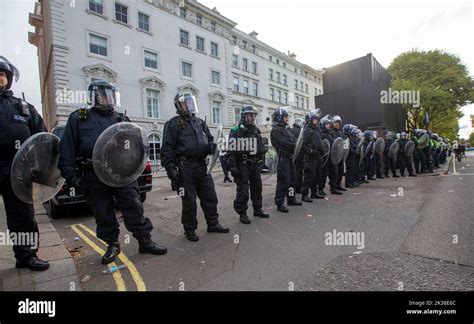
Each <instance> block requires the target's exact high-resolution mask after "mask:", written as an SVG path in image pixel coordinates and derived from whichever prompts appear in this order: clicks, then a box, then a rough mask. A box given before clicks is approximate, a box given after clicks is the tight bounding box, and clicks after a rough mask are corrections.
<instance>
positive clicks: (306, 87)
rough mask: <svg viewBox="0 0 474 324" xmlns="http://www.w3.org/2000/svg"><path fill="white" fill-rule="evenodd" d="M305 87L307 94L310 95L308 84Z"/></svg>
mask: <svg viewBox="0 0 474 324" xmlns="http://www.w3.org/2000/svg"><path fill="white" fill-rule="evenodd" d="M304 86H305V90H306V93H309V90H308V84H307V83H306V84H305V85H304Z"/></svg>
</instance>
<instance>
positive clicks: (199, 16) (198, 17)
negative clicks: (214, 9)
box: [196, 15, 202, 26]
mask: <svg viewBox="0 0 474 324" xmlns="http://www.w3.org/2000/svg"><path fill="white" fill-rule="evenodd" d="M196 24H198V25H199V26H201V25H202V16H201V15H196Z"/></svg>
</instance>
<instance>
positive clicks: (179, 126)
mask: <svg viewBox="0 0 474 324" xmlns="http://www.w3.org/2000/svg"><path fill="white" fill-rule="evenodd" d="M211 143H214V137H213V136H212V134H211V132H210V131H209V128H208V127H207V125H206V123H205V122H204V121H203V120H202V119H200V118H198V117H195V116H193V115H187V116H175V117H173V118H171V119H170V120H169V121H168V122H166V124H165V126H164V131H163V145H162V147H161V164H162V165H163V166H164V167H165V168H166V170H167V172H168V173H170V172H172V171H171V170H172V169H175V168H178V169H179V183H177V184H176V185H177V188H178V194H180V193H182V194H180V196H181V201H182V211H181V223H182V224H183V227H184V231H185V233H190V232H192V231H195V230H196V229H197V226H198V221H197V205H196V196H197V197H199V199H200V201H201V208H202V210H203V212H204V217H205V218H206V222H207V225H208V227H209V226H214V225H217V224H219V221H218V217H219V214H218V212H217V203H218V200H217V194H216V190H215V188H214V181H213V180H212V176H211V175H210V174H207V165H206V157H207V155H209V154H210V153H211V151H210V144H211Z"/></svg>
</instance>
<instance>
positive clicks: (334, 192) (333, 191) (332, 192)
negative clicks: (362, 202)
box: [331, 188, 342, 195]
mask: <svg viewBox="0 0 474 324" xmlns="http://www.w3.org/2000/svg"><path fill="white" fill-rule="evenodd" d="M331 194H333V195H342V192H340V191H337V190H336V188H331Z"/></svg>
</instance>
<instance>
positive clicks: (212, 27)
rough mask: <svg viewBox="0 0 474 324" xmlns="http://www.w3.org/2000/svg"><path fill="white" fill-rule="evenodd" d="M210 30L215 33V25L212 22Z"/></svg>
mask: <svg viewBox="0 0 474 324" xmlns="http://www.w3.org/2000/svg"><path fill="white" fill-rule="evenodd" d="M211 30H212V31H213V32H216V23H215V22H214V21H211Z"/></svg>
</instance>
